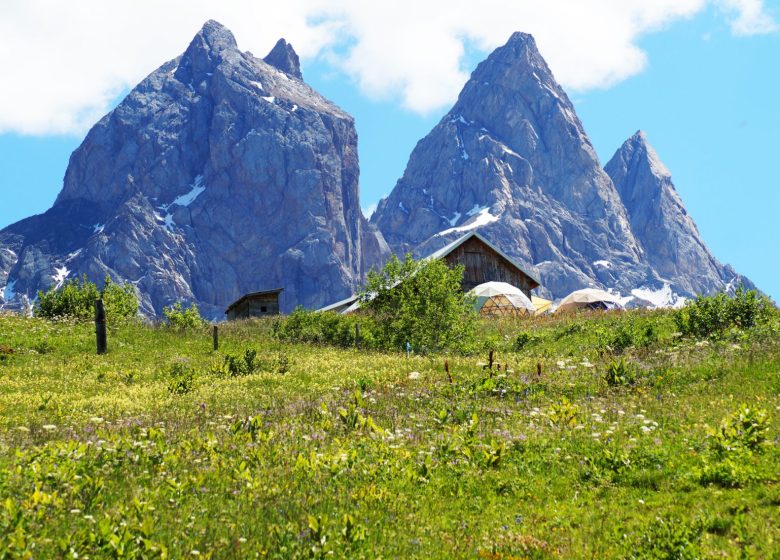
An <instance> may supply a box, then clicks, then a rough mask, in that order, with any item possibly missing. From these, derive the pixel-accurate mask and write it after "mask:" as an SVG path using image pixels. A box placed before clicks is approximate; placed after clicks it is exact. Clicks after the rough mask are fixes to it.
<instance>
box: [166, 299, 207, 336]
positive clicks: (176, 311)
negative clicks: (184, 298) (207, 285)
mask: <svg viewBox="0 0 780 560" xmlns="http://www.w3.org/2000/svg"><path fill="white" fill-rule="evenodd" d="M163 315H165V320H166V321H168V326H169V327H171V328H173V329H178V330H188V329H197V328H200V327H202V326H203V325H205V324H206V321H204V320H203V317H201V316H200V312H199V311H198V306H197V305H195V304H194V303H191V304H190V305H189V306H188V307H184V306H183V305H182V304H181V302H180V301H177V302H176V303H174V304H173V305H171V306H170V307H165V308H163Z"/></svg>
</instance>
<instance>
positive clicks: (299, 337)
mask: <svg viewBox="0 0 780 560" xmlns="http://www.w3.org/2000/svg"><path fill="white" fill-rule="evenodd" d="M356 325H359V330H360V346H361V347H363V348H373V347H375V346H376V345H377V341H376V340H375V336H374V331H375V330H376V327H375V325H374V322H373V320H372V319H371V318H370V317H366V316H359V315H354V314H353V315H341V314H339V313H333V312H331V311H326V312H320V311H308V310H306V309H304V308H303V307H297V308H296V309H295V310H294V311H293V312H292V313H291V314H290V316H289V317H287V318H286V319H285V320H283V321H281V322H280V323H279V325H278V327H277V329H276V336H277V337H278V338H279V339H280V340H284V341H289V342H308V343H312V344H329V345H333V346H341V347H344V348H347V347H351V346H355V345H356V342H357V341H356V338H355V337H356V333H355V326H356Z"/></svg>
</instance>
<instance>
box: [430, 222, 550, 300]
mask: <svg viewBox="0 0 780 560" xmlns="http://www.w3.org/2000/svg"><path fill="white" fill-rule="evenodd" d="M426 259H443V260H444V262H446V263H447V264H448V265H449V266H457V265H459V264H462V265H463V267H464V268H465V270H464V271H463V282H462V286H463V291H464V292H468V291H469V290H471V289H473V288H475V287H477V286H479V285H480V284H484V283H485V282H506V283H507V284H511V285H513V286H515V287H516V288H519V289H520V291H522V292H523V293H524V294H525V295H526V296H528V297H529V298H530V297H531V290H533V289H534V288H538V287H539V286H540V282H539V280H537V278H536V277H535V276H534V275H532V274H531V273H529V272H527V271H525V270H523V268H522V267H521V266H520V265H519V264H517V263H516V262H515V261H513V260H512V259H511V258H510V257H509V256H507V255H506V254H505V253H504V252H503V251H501V249H499V248H498V247H496V246H495V245H493V244H492V243H491V242H490V241H488V240H487V239H485V238H484V237H482V236H481V235H480V234H479V233H477V232H476V231H472V232H470V233H467V234H466V235H464V236H463V237H460V238H458V239H456V240H455V241H453V242H452V243H450V244H449V245H447V246H445V247H442V248H441V249H439V250H438V251H436V252H434V253H432V254H431V255H429V256H428V257H426Z"/></svg>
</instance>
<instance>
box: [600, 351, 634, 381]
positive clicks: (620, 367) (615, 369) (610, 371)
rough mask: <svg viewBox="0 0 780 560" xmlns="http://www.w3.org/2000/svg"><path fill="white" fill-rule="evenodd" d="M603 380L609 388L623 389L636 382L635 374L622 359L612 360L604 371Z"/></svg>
mask: <svg viewBox="0 0 780 560" xmlns="http://www.w3.org/2000/svg"><path fill="white" fill-rule="evenodd" d="M604 379H605V380H606V382H607V385H609V386H610V387H623V386H626V385H633V384H634V383H635V382H636V374H635V373H634V370H633V369H632V368H631V366H630V365H629V364H628V363H626V361H625V360H624V359H622V358H621V359H620V360H612V361H611V362H610V363H609V364H608V365H607V369H606V370H605V371H604Z"/></svg>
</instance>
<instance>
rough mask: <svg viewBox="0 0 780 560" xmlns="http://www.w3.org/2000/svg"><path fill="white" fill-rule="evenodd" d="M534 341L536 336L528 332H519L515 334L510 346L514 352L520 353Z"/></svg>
mask: <svg viewBox="0 0 780 560" xmlns="http://www.w3.org/2000/svg"><path fill="white" fill-rule="evenodd" d="M536 341H537V336H536V335H534V334H532V333H530V332H528V331H521V332H519V333H517V336H516V337H515V340H514V343H513V344H512V349H513V350H515V351H516V352H520V351H521V350H523V349H525V348H526V347H528V346H530V345H532V344H533V343H534V342H536Z"/></svg>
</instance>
